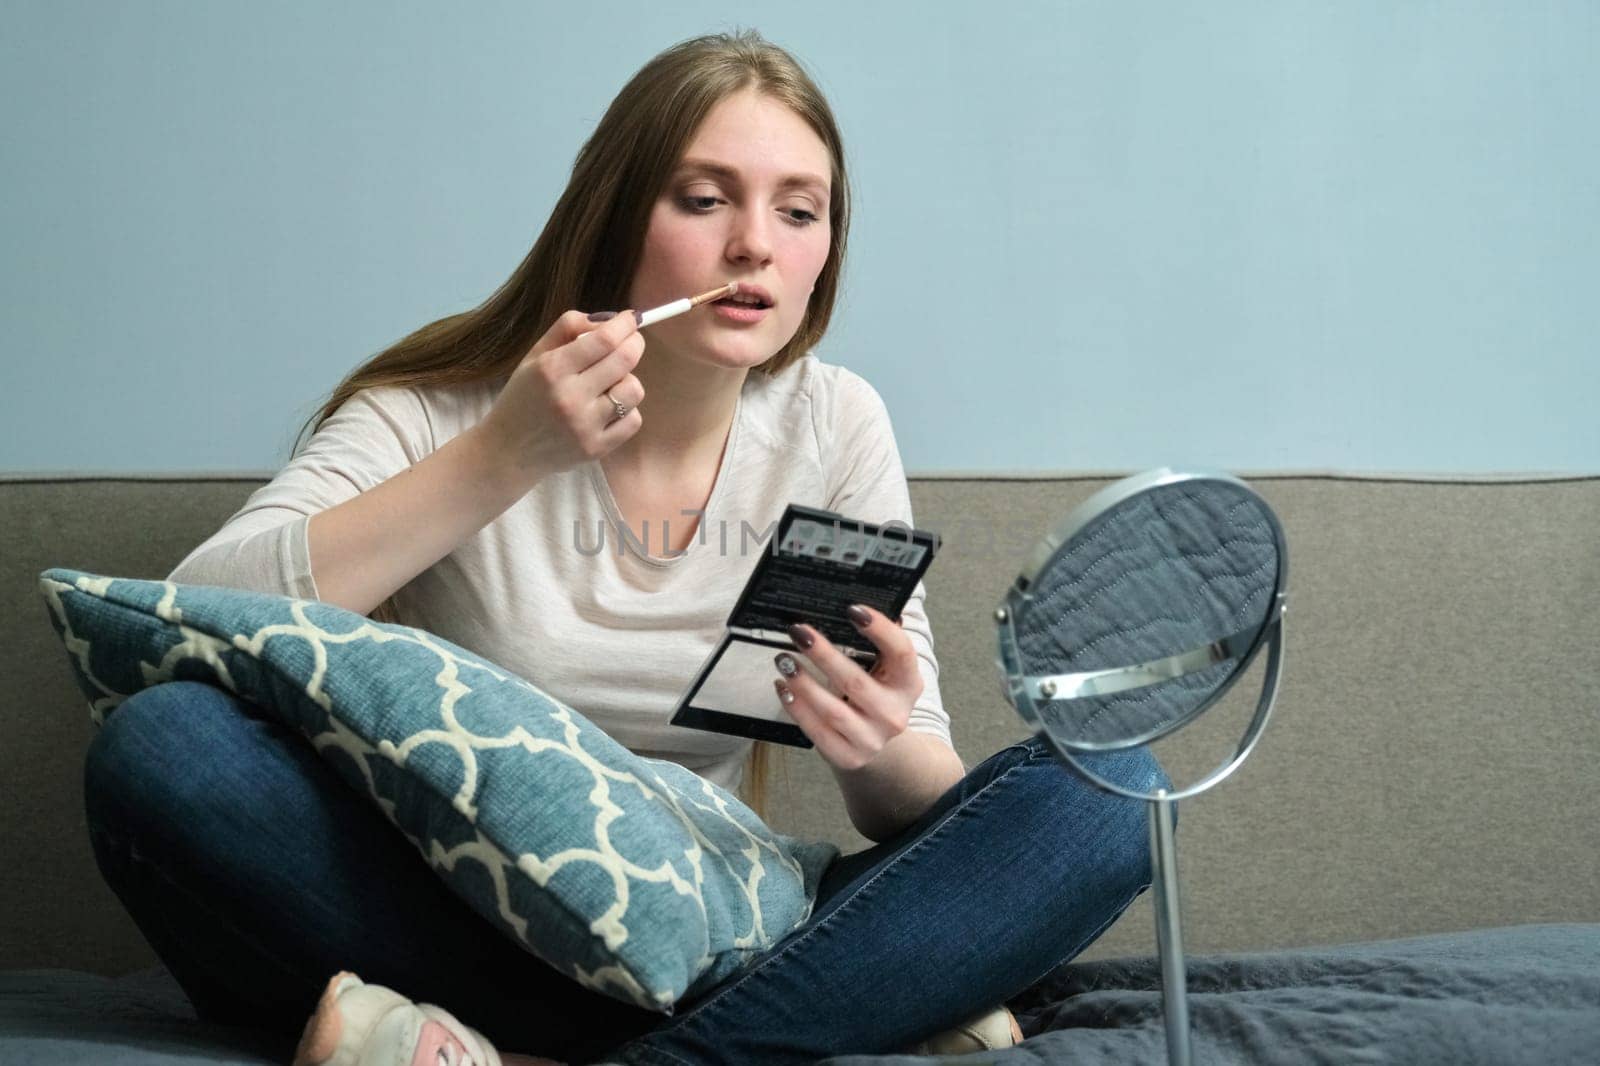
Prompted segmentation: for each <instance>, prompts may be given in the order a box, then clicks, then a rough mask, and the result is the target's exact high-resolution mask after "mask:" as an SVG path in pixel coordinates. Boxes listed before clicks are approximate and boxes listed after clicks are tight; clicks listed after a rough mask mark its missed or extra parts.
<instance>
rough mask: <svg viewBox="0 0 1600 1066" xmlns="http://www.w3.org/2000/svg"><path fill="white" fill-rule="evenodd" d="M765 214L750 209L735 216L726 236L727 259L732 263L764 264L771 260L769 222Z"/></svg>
mask: <svg viewBox="0 0 1600 1066" xmlns="http://www.w3.org/2000/svg"><path fill="white" fill-rule="evenodd" d="M766 216H767V212H764V211H761V210H758V209H755V208H751V209H748V210H745V211H741V212H739V213H738V214H737V215H736V216H735V221H734V224H733V232H732V233H730V234H729V235H728V258H729V259H730V260H732V261H734V262H745V261H749V262H754V263H765V262H768V261H769V260H771V259H772V233H771V230H770V228H769V227H770V226H771V221H770V220H769V219H768V218H767V217H766Z"/></svg>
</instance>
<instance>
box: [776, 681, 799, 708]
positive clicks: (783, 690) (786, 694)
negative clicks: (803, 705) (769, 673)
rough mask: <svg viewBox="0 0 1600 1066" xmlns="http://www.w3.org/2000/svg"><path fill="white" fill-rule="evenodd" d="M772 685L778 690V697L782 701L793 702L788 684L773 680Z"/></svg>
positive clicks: (792, 695)
mask: <svg viewBox="0 0 1600 1066" xmlns="http://www.w3.org/2000/svg"><path fill="white" fill-rule="evenodd" d="M772 685H773V687H774V688H776V689H777V690H778V699H780V700H782V701H783V702H784V703H793V702H794V693H793V692H790V691H789V686H788V685H785V684H784V683H783V682H782V681H773V682H772Z"/></svg>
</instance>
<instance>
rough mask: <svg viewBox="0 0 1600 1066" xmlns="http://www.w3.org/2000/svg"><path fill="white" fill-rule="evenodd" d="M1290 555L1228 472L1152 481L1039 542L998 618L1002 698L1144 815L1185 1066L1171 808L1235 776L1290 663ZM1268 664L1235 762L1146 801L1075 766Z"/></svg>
mask: <svg viewBox="0 0 1600 1066" xmlns="http://www.w3.org/2000/svg"><path fill="white" fill-rule="evenodd" d="M1287 576H1288V549H1287V545H1286V544H1285V541H1284V534H1283V527H1282V525H1281V524H1280V523H1279V521H1278V518H1277V516H1276V515H1275V514H1274V513H1273V511H1272V508H1271V507H1269V506H1268V505H1267V503H1266V501H1265V500H1263V499H1262V498H1261V497H1260V495H1258V494H1257V493H1256V492H1255V490H1254V489H1252V488H1251V487H1250V486H1248V485H1246V484H1245V483H1244V482H1243V481H1240V480H1239V479H1238V478H1235V477H1232V476H1230V475H1228V474H1220V473H1202V472H1182V471H1177V470H1171V469H1161V470H1154V471H1150V472H1147V473H1143V474H1137V475H1135V476H1133V477H1130V478H1125V479H1123V480H1122V481H1118V482H1116V483H1115V484H1112V485H1109V486H1107V487H1106V488H1104V489H1101V490H1100V491H1099V492H1097V493H1095V494H1094V495H1093V496H1091V497H1089V499H1087V500H1085V501H1084V502H1083V503H1082V504H1080V505H1079V506H1077V507H1076V508H1074V509H1073V510H1072V511H1071V512H1070V513H1068V514H1067V515H1066V517H1065V518H1063V519H1062V520H1061V521H1060V522H1059V523H1058V524H1057V525H1056V527H1055V528H1054V529H1052V530H1051V531H1050V532H1049V533H1048V534H1046V535H1045V537H1044V539H1043V540H1041V541H1040V542H1039V544H1038V545H1037V547H1036V548H1035V549H1034V551H1033V553H1032V554H1031V555H1030V556H1029V558H1028V560H1027V562H1026V563H1025V564H1024V566H1023V568H1022V571H1021V573H1020V574H1018V576H1017V579H1016V581H1015V582H1013V584H1012V586H1011V588H1010V589H1009V590H1008V591H1007V592H1006V595H1005V598H1004V600H1003V601H1002V602H1001V604H1000V606H999V607H998V608H997V609H996V611H995V624H996V628H997V635H998V644H999V658H998V664H999V668H1000V674H1001V678H1002V683H1003V686H1004V689H1005V694H1006V698H1007V700H1008V701H1009V702H1010V703H1011V704H1012V706H1013V707H1015V708H1016V710H1017V713H1018V714H1020V715H1021V716H1022V718H1023V720H1024V721H1025V722H1027V723H1028V725H1029V726H1030V727H1031V728H1032V729H1033V730H1034V731H1035V732H1036V733H1037V734H1038V735H1039V736H1040V737H1042V738H1044V739H1045V740H1046V741H1047V742H1048V743H1049V744H1050V746H1051V748H1052V749H1053V750H1054V751H1055V753H1056V755H1057V756H1059V757H1060V758H1061V760H1062V761H1063V762H1064V763H1066V765H1067V766H1068V767H1069V768H1070V769H1072V770H1073V771H1074V772H1076V773H1078V774H1080V775H1081V776H1083V777H1084V778H1086V779H1088V780H1089V781H1091V782H1093V783H1094V784H1096V785H1098V786H1099V787H1101V788H1104V789H1106V790H1108V791H1110V792H1115V793H1117V794H1119V795H1124V796H1129V797H1132V798H1135V799H1141V800H1145V801H1147V802H1148V803H1149V805H1150V806H1149V811H1150V829H1151V838H1150V839H1151V860H1152V865H1153V868H1154V882H1153V887H1154V903H1155V909H1156V939H1157V943H1158V946H1159V948H1160V952H1161V965H1162V991H1163V999H1164V1007H1165V1013H1166V1028H1167V1048H1168V1054H1169V1058H1170V1060H1171V1061H1172V1062H1173V1063H1176V1064H1180V1066H1187V1063H1188V1062H1189V1061H1190V1057H1191V1055H1190V1043H1189V1024H1188V1009H1187V1001H1186V998H1185V995H1184V980H1183V942H1182V936H1181V931H1180V921H1179V908H1178V888H1177V860H1176V852H1175V849H1174V845H1173V807H1174V805H1175V804H1176V803H1177V801H1178V800H1180V799H1184V798H1187V797H1190V796H1193V795H1195V794H1197V793H1199V792H1202V791H1204V790H1205V789H1207V788H1210V787H1211V786H1213V785H1215V784H1216V783H1217V782H1219V781H1221V780H1222V779H1223V778H1224V777H1226V776H1227V775H1228V774H1230V773H1232V772H1233V770H1234V769H1236V768H1237V767H1238V766H1239V764H1240V763H1241V762H1243V761H1244V758H1245V756H1247V755H1248V754H1249V753H1250V750H1251V749H1252V748H1253V747H1254V746H1255V743H1256V740H1257V739H1258V738H1259V737H1260V735H1261V730H1262V729H1263V728H1264V727H1265V725H1266V722H1267V717H1268V715H1269V714H1270V712H1271V710H1272V704H1273V702H1274V700H1275V698H1276V695H1277V690H1278V683H1279V679H1280V678H1281V676H1282V665H1283V618H1284V610H1285V606H1286V603H1287V595H1288V594H1287V586H1286V580H1287ZM1263 650H1264V651H1265V652H1266V654H1267V660H1266V678H1265V681H1264V683H1263V685H1262V692H1261V695H1260V697H1259V699H1258V700H1257V703H1256V709H1255V714H1254V716H1253V717H1252V718H1251V720H1250V722H1249V724H1248V726H1247V727H1246V728H1245V731H1244V735H1243V736H1242V737H1241V739H1240V740H1239V743H1238V745H1237V747H1236V748H1235V750H1234V751H1233V752H1231V753H1230V754H1229V755H1228V757H1227V758H1225V759H1224V760H1223V761H1222V762H1221V763H1220V764H1219V765H1218V766H1216V767H1215V768H1214V769H1212V770H1211V771H1210V772H1208V773H1203V774H1201V775H1200V776H1199V777H1198V779H1197V780H1195V781H1192V782H1190V783H1189V784H1187V785H1179V784H1177V783H1176V782H1175V783H1174V787H1173V788H1172V789H1161V790H1158V791H1155V792H1150V793H1144V792H1138V791H1130V790H1129V789H1128V788H1126V787H1124V786H1122V785H1119V784H1117V783H1116V782H1113V781H1109V780H1107V779H1105V778H1103V777H1101V776H1100V775H1098V774H1096V773H1095V772H1094V770H1093V768H1092V767H1091V766H1089V765H1087V764H1086V763H1085V762H1084V761H1083V759H1081V758H1080V756H1082V755H1086V754H1090V753H1094V752H1104V751H1117V750H1123V749H1127V748H1135V747H1140V746H1143V745H1148V744H1151V743H1153V742H1155V741H1158V740H1161V739H1162V738H1165V737H1169V736H1171V735H1173V734H1175V733H1176V732H1177V731H1179V730H1181V729H1183V728H1184V727H1185V726H1188V725H1190V724H1192V723H1193V722H1194V721H1195V720H1196V719H1197V718H1198V717H1199V716H1200V715H1201V714H1203V713H1204V712H1205V711H1206V710H1207V709H1208V708H1210V707H1212V706H1214V705H1215V704H1216V703H1217V702H1218V701H1219V700H1220V699H1222V697H1223V696H1224V694H1225V693H1227V692H1228V690H1229V689H1230V688H1231V687H1232V686H1233V685H1234V683H1235V682H1236V681H1238V680H1239V678H1240V677H1241V676H1243V675H1244V673H1245V672H1246V670H1247V669H1248V668H1249V667H1250V665H1251V664H1252V662H1254V660H1255V659H1256V656H1257V655H1258V654H1260V653H1261V652H1262V651H1263Z"/></svg>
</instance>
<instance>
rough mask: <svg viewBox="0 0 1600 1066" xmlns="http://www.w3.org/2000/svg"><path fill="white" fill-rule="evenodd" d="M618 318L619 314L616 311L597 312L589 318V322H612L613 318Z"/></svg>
mask: <svg viewBox="0 0 1600 1066" xmlns="http://www.w3.org/2000/svg"><path fill="white" fill-rule="evenodd" d="M616 317H617V313H616V312H615V311H596V312H595V313H594V314H592V315H590V316H589V321H590V322H610V321H611V320H612V319H613V318H616Z"/></svg>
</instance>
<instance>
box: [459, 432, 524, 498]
mask: <svg viewBox="0 0 1600 1066" xmlns="http://www.w3.org/2000/svg"><path fill="white" fill-rule="evenodd" d="M457 439H458V440H459V441H460V446H461V447H462V448H463V449H465V453H466V456H467V462H468V463H469V465H470V467H471V469H473V470H475V471H476V472H477V477H476V479H475V480H476V481H477V483H478V484H480V485H484V486H486V487H487V488H488V490H489V491H490V492H492V493H493V494H494V497H495V501H496V502H497V503H498V504H499V505H500V506H499V510H504V509H505V508H507V507H509V506H511V505H512V504H513V503H515V502H516V501H517V500H520V499H521V498H522V497H524V496H526V495H527V494H528V493H529V492H531V491H533V487H534V486H535V485H537V484H538V483H539V481H540V480H541V479H542V477H543V474H542V472H541V471H539V470H537V469H536V468H535V467H534V465H533V464H532V463H530V462H529V461H528V460H527V458H526V457H525V456H522V455H520V454H518V451H517V449H515V448H511V447H508V446H507V445H506V444H505V443H504V442H502V441H501V439H500V438H499V437H498V436H496V435H495V433H494V431H493V429H492V428H491V427H490V426H489V424H488V423H486V422H479V423H478V424H477V425H475V426H473V427H472V428H471V429H468V430H466V431H465V432H464V433H462V434H461V436H460V437H459V438H457Z"/></svg>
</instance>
